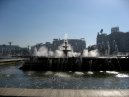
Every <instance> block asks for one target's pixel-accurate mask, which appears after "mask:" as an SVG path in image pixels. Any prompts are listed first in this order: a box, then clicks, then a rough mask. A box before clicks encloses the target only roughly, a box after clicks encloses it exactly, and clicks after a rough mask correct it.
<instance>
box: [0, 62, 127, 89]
mask: <svg viewBox="0 0 129 97" xmlns="http://www.w3.org/2000/svg"><path fill="white" fill-rule="evenodd" d="M19 66H20V63H18V64H13V65H11V64H10V65H1V66H0V87H13V88H55V89H57V88H59V89H63V88H65V89H87V88H88V89H99V88H104V89H127V88H129V72H122V71H121V72H116V71H106V72H104V71H99V72H91V71H89V72H72V71H69V72H52V71H46V72H45V71H22V70H20V69H19Z"/></svg>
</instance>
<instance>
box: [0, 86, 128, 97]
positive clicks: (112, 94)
mask: <svg viewBox="0 0 129 97" xmlns="http://www.w3.org/2000/svg"><path fill="white" fill-rule="evenodd" d="M0 96H29V97H31V96H39V97H129V89H118V90H117V89H103V90H101V89H79V90H77V89H23V88H0Z"/></svg>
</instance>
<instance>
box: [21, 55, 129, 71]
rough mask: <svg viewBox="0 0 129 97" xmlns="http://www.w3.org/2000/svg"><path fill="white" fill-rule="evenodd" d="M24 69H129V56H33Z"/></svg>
mask: <svg viewBox="0 0 129 97" xmlns="http://www.w3.org/2000/svg"><path fill="white" fill-rule="evenodd" d="M20 69H22V70H41V71H48V70H50V71H107V70H108V71H114V70H115V71H121V70H122V71H128V70H129V58H128V57H125V58H123V57H65V58H49V57H37V56H33V57H30V58H29V60H27V61H26V62H25V63H24V64H23V66H22V67H20Z"/></svg>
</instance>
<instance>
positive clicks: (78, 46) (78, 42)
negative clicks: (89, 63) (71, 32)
mask: <svg viewBox="0 0 129 97" xmlns="http://www.w3.org/2000/svg"><path fill="white" fill-rule="evenodd" d="M63 43H64V39H53V42H52V43H50V42H46V43H45V44H43V43H39V44H36V45H34V46H32V47H31V53H33V52H34V48H37V50H38V49H39V48H40V47H42V46H45V47H47V49H48V50H51V51H55V50H57V49H59V46H61V45H62V44H63ZM68 43H69V44H70V45H71V46H72V48H73V51H74V52H82V51H83V50H84V49H85V48H86V42H85V39H84V38H81V39H68Z"/></svg>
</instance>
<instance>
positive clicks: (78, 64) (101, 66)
mask: <svg viewBox="0 0 129 97" xmlns="http://www.w3.org/2000/svg"><path fill="white" fill-rule="evenodd" d="M114 44H115V51H116V53H118V47H117V44H116V42H115V41H114ZM60 48H62V49H59V50H56V51H55V52H52V51H51V50H50V51H48V50H47V48H46V47H41V48H39V50H37V49H36V52H35V53H36V55H37V56H30V57H29V60H28V61H26V62H25V63H24V64H23V66H22V67H20V69H22V70H41V71H48V70H49V71H89V72H91V71H107V70H108V71H112V70H116V71H121V70H126V71H128V67H129V65H128V64H129V57H125V58H121V57H117V56H115V57H114V56H113V57H111V56H109V55H110V45H109V42H107V48H108V49H107V54H106V55H107V56H105V57H102V56H98V52H97V50H93V51H90V52H88V50H84V51H83V53H82V54H81V53H77V52H74V51H73V50H72V48H71V45H70V44H69V43H68V39H64V43H63V44H62V45H61V46H60ZM42 50H43V52H41V51H42ZM38 55H39V56H38ZM41 55H42V56H41Z"/></svg>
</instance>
